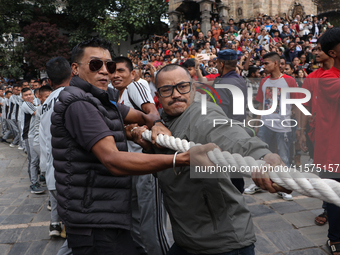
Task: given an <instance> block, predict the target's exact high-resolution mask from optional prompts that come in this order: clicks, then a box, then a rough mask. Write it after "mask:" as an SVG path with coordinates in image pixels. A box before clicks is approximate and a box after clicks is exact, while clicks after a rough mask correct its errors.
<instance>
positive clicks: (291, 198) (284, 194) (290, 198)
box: [277, 191, 293, 201]
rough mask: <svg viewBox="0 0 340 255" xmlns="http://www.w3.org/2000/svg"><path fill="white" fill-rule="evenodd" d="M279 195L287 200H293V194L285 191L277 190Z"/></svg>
mask: <svg viewBox="0 0 340 255" xmlns="http://www.w3.org/2000/svg"><path fill="white" fill-rule="evenodd" d="M277 195H278V196H279V197H280V198H282V199H283V200H286V201H293V196H292V195H290V194H287V193H284V192H280V191H279V192H277Z"/></svg>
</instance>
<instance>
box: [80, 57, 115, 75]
mask: <svg viewBox="0 0 340 255" xmlns="http://www.w3.org/2000/svg"><path fill="white" fill-rule="evenodd" d="M78 64H81V63H78ZM87 64H88V65H89V68H90V70H91V71H92V72H96V71H98V70H100V69H101V68H102V66H103V64H104V61H102V60H100V59H92V60H90V62H88V63H87ZM105 64H106V69H107V71H108V72H109V73H114V72H115V71H116V62H113V61H106V62H105Z"/></svg>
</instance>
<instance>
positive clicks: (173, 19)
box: [168, 11, 180, 42]
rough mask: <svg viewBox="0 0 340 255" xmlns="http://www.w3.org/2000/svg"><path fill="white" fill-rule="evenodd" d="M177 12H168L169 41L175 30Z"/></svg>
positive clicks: (177, 17) (172, 37)
mask: <svg viewBox="0 0 340 255" xmlns="http://www.w3.org/2000/svg"><path fill="white" fill-rule="evenodd" d="M179 14H180V13H179V12H177V11H170V12H168V15H169V21H170V34H169V41H170V42H171V41H172V39H174V34H175V32H176V27H177V23H178V20H179Z"/></svg>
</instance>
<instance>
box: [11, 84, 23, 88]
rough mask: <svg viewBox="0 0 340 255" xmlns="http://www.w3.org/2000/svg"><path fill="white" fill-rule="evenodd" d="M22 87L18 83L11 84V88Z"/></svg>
mask: <svg viewBox="0 0 340 255" xmlns="http://www.w3.org/2000/svg"><path fill="white" fill-rule="evenodd" d="M21 87H22V85H20V84H14V85H13V86H12V88H13V89H14V88H21Z"/></svg>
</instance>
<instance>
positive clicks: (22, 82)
mask: <svg viewBox="0 0 340 255" xmlns="http://www.w3.org/2000/svg"><path fill="white" fill-rule="evenodd" d="M24 82H28V81H26V80H22V81H21V82H20V83H21V86H22V85H23V84H24Z"/></svg>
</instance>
